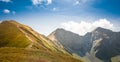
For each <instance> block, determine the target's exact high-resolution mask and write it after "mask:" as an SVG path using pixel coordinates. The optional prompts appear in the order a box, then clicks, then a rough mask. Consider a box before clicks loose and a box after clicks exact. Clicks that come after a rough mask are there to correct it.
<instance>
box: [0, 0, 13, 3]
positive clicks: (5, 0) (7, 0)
mask: <svg viewBox="0 0 120 62" xmlns="http://www.w3.org/2000/svg"><path fill="white" fill-rule="evenodd" d="M0 1H2V2H6V3H8V2H11V0H0Z"/></svg>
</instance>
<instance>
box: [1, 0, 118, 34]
mask: <svg viewBox="0 0 120 62" xmlns="http://www.w3.org/2000/svg"><path fill="white" fill-rule="evenodd" d="M119 3H120V0H0V21H3V20H16V21H18V22H21V23H23V24H27V25H29V26H30V27H32V28H33V29H35V30H36V31H38V32H39V33H42V34H45V35H48V34H49V33H50V32H52V31H53V30H55V29H57V28H64V29H66V30H70V31H72V32H75V33H78V34H80V35H81V33H80V31H81V29H82V30H83V31H82V33H85V32H88V31H87V30H88V29H89V30H90V29H91V30H93V29H94V28H95V27H98V26H94V24H95V23H98V25H99V26H100V27H104V28H108V29H112V30H115V31H118V30H120V28H119V26H120V25H119V24H120V22H119V21H120V4H119ZM101 20H103V21H101ZM106 21H107V22H106ZM82 22H84V23H85V24H86V25H90V26H91V27H94V28H91V27H89V28H88V27H87V26H83V25H82ZM84 23H83V24H84ZM77 24H78V25H77ZM105 24H106V25H108V26H106V25H105ZM81 25H82V27H81ZM112 25H113V26H112ZM70 26H71V27H70ZM83 27H84V28H83ZM111 27H112V28H111ZM113 27H114V28H113ZM74 28H75V29H74ZM91 30H90V31H91Z"/></svg>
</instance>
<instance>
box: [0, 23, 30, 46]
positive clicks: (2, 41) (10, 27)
mask: <svg viewBox="0 0 120 62" xmlns="http://www.w3.org/2000/svg"><path fill="white" fill-rule="evenodd" d="M30 43H31V42H30V41H29V39H27V38H26V37H25V35H24V34H23V33H22V32H21V31H20V30H19V29H17V26H15V25H14V24H11V23H10V22H4V23H1V24H0V47H4V46H7V47H27V46H28V45H29V44H30Z"/></svg>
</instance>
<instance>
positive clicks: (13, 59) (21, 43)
mask: <svg viewBox="0 0 120 62" xmlns="http://www.w3.org/2000/svg"><path fill="white" fill-rule="evenodd" d="M67 61H69V62H81V61H80V60H79V59H76V58H73V57H72V56H71V55H70V54H69V53H67V52H66V51H65V50H64V49H63V48H60V47H57V46H56V45H55V44H54V43H53V42H52V41H51V40H49V39H48V38H47V37H45V36H44V35H41V34H39V33H37V32H35V31H34V30H32V29H31V28H30V27H28V26H26V25H23V24H20V23H18V22H15V21H3V22H2V23H1V24H0V62H67Z"/></svg>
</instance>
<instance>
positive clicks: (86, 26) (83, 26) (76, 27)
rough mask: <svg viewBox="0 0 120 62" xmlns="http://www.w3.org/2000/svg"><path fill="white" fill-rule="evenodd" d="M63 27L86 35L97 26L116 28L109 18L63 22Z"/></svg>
mask: <svg viewBox="0 0 120 62" xmlns="http://www.w3.org/2000/svg"><path fill="white" fill-rule="evenodd" d="M61 26H62V28H64V29H66V30H69V31H72V32H74V33H77V34H79V35H85V34H86V33H87V32H91V31H92V30H94V29H95V28H97V27H103V28H107V29H114V28H115V27H114V25H113V24H112V23H111V22H110V21H108V20H107V19H99V20H98V21H94V22H85V21H81V22H80V23H78V22H74V21H69V22H66V23H62V24H61Z"/></svg>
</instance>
